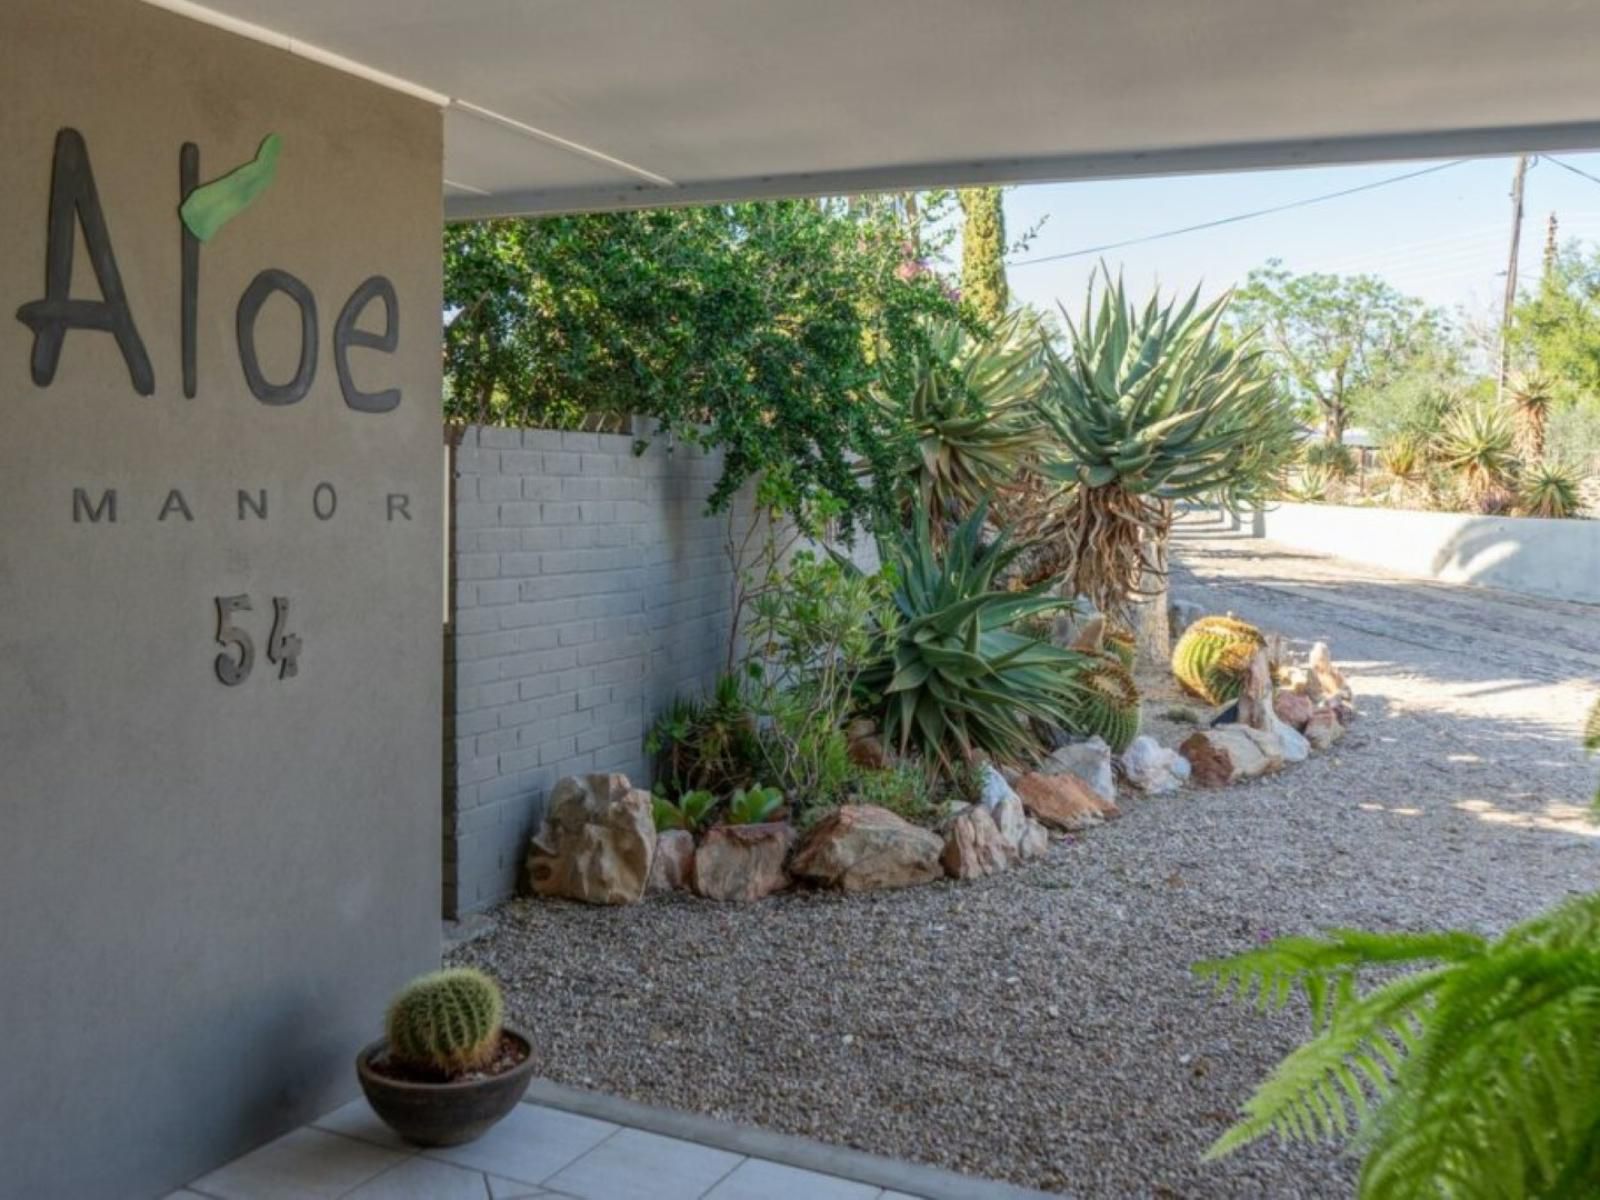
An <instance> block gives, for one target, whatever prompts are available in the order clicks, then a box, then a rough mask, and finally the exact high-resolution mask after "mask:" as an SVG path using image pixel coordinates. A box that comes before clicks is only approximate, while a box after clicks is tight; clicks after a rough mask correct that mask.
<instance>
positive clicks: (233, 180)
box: [178, 133, 283, 242]
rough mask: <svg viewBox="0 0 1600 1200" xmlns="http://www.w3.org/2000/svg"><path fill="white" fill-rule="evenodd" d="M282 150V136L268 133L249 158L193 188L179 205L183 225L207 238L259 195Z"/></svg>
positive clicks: (213, 235) (195, 233)
mask: <svg viewBox="0 0 1600 1200" xmlns="http://www.w3.org/2000/svg"><path fill="white" fill-rule="evenodd" d="M282 150H283V139H282V138H281V137H279V136H278V135H277V134H275V133H269V134H267V136H266V137H264V138H262V139H261V146H260V147H259V148H258V149H257V150H256V156H255V157H254V158H253V159H251V160H250V161H249V162H247V163H244V164H243V165H242V166H238V167H235V168H234V169H233V170H231V171H229V172H228V173H227V174H226V175H223V176H221V177H220V178H217V179H213V180H212V181H211V182H210V183H202V184H201V185H200V186H199V187H197V188H195V189H194V190H193V191H192V192H190V193H189V194H188V195H187V196H185V197H184V199H183V204H182V205H181V206H180V207H179V209H178V215H179V216H180V217H181V218H183V224H184V227H185V228H186V229H188V231H189V232H190V233H192V234H194V236H195V237H197V238H199V239H200V240H201V241H202V242H209V241H210V240H211V239H212V238H213V237H215V236H216V234H217V230H219V229H221V228H222V227H223V226H224V225H226V224H227V223H228V222H229V221H231V220H233V218H235V217H237V216H238V215H239V214H240V213H242V212H243V211H244V210H245V209H247V208H249V207H250V206H251V205H252V204H254V203H255V202H256V201H257V200H259V199H260V198H261V193H263V192H265V191H266V190H267V188H268V187H269V186H270V185H271V183H272V181H273V179H274V178H275V177H276V176H277V173H278V155H279V153H280V152H281V151H282Z"/></svg>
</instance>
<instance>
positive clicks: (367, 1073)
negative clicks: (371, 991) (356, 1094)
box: [356, 1025, 533, 1146]
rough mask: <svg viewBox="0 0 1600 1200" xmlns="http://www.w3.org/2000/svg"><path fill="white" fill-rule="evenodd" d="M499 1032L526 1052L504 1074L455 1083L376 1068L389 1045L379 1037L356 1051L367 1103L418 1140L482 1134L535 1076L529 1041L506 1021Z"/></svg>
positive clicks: (426, 1142) (454, 1142) (435, 1142)
mask: <svg viewBox="0 0 1600 1200" xmlns="http://www.w3.org/2000/svg"><path fill="white" fill-rule="evenodd" d="M503 1032H504V1033H505V1034H506V1035H507V1036H509V1037H514V1038H516V1039H517V1040H518V1041H519V1042H521V1043H522V1044H523V1046H524V1047H526V1048H527V1050H528V1054H527V1056H526V1057H525V1058H523V1060H522V1061H521V1062H520V1063H518V1064H517V1065H516V1066H515V1067H513V1068H512V1069H511V1070H509V1071H507V1072H505V1073H504V1074H502V1075H494V1076H491V1077H490V1078H488V1079H466V1080H462V1081H460V1082H459V1083H413V1082H410V1081H407V1080H401V1079H390V1078H389V1077H388V1076H386V1075H380V1074H378V1073H377V1072H376V1071H374V1070H373V1069H372V1065H371V1064H372V1061H373V1060H374V1059H375V1058H377V1057H379V1056H380V1055H381V1054H383V1052H384V1051H385V1050H386V1049H388V1046H389V1039H388V1038H379V1039H378V1040H377V1041H375V1042H373V1043H372V1044H371V1045H370V1046H368V1047H366V1049H364V1050H362V1051H361V1053H360V1054H358V1055H356V1075H357V1077H358V1078H359V1079H360V1080H361V1090H362V1091H363V1092H365V1093H366V1095H367V1103H368V1104H370V1105H372V1110H373V1111H374V1112H375V1113H377V1114H378V1115H379V1116H380V1117H382V1118H383V1120H384V1123H385V1124H386V1125H388V1126H389V1128H390V1129H392V1130H394V1131H395V1132H396V1133H398V1134H399V1135H400V1136H401V1137H403V1138H405V1140H406V1141H408V1142H411V1143H412V1144H414V1145H417V1146H459V1145H460V1144H461V1143H462V1142H470V1141H472V1140H473V1139H474V1138H479V1137H482V1136H483V1135H484V1134H485V1133H487V1132H488V1131H489V1128H490V1127H491V1126H492V1125H494V1123H495V1122H496V1121H498V1120H500V1118H501V1117H503V1116H505V1115H506V1114H507V1113H508V1112H510V1111H511V1110H512V1109H513V1108H515V1107H516V1105H517V1101H519V1100H521V1099H522V1094H523V1093H524V1092H526V1091H527V1090H528V1084H529V1083H530V1082H531V1081H532V1080H533V1042H532V1041H530V1040H529V1038H528V1035H527V1034H525V1033H523V1032H522V1031H521V1030H520V1029H513V1028H511V1027H510V1026H509V1025H507V1026H505V1028H504V1030H503Z"/></svg>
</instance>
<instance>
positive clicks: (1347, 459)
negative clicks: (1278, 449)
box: [1302, 438, 1356, 479]
mask: <svg viewBox="0 0 1600 1200" xmlns="http://www.w3.org/2000/svg"><path fill="white" fill-rule="evenodd" d="M1302 457H1303V459H1304V461H1305V464H1306V466H1307V467H1320V468H1321V469H1322V470H1323V471H1325V472H1326V473H1327V475H1328V478H1330V479H1349V478H1350V476H1352V475H1354V474H1355V473H1356V454H1355V451H1354V450H1352V449H1351V448H1350V447H1349V446H1346V445H1345V444H1344V443H1343V442H1330V441H1328V440H1327V439H1326V438H1323V439H1321V440H1319V441H1315V442H1312V443H1310V444H1309V445H1307V446H1306V448H1305V452H1304V455H1303V456H1302Z"/></svg>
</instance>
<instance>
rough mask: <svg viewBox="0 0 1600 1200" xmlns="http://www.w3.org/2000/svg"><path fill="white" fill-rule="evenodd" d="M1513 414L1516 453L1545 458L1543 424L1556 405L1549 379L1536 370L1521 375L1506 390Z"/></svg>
mask: <svg viewBox="0 0 1600 1200" xmlns="http://www.w3.org/2000/svg"><path fill="white" fill-rule="evenodd" d="M1507 398H1508V399H1509V400H1510V401H1511V411H1512V413H1513V414H1515V416H1516V426H1517V428H1516V443H1517V452H1518V453H1519V454H1521V455H1522V456H1523V457H1524V458H1525V459H1527V460H1528V461H1529V462H1536V461H1538V460H1539V459H1541V458H1543V457H1544V441H1545V426H1546V425H1547V424H1548V423H1549V421H1550V410H1551V408H1552V407H1553V406H1554V404H1555V391H1554V387H1553V385H1552V384H1551V382H1550V380H1549V379H1547V378H1545V377H1544V376H1543V375H1540V374H1538V373H1537V372H1530V373H1528V374H1524V375H1520V376H1518V377H1517V379H1516V380H1515V381H1514V382H1513V383H1512V385H1511V390H1510V391H1509V392H1508V393H1507Z"/></svg>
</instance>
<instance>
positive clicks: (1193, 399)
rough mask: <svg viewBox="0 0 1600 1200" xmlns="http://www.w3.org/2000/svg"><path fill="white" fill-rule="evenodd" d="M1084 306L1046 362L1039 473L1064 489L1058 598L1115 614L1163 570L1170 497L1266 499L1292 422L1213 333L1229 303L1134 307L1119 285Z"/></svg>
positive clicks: (1284, 456)
mask: <svg viewBox="0 0 1600 1200" xmlns="http://www.w3.org/2000/svg"><path fill="white" fill-rule="evenodd" d="M1093 299H1094V298H1093V291H1092V290H1091V294H1090V299H1089V300H1088V301H1086V302H1085V305H1084V314H1083V319H1082V321H1081V323H1079V324H1077V325H1074V324H1073V323H1072V321H1071V318H1067V319H1066V321H1067V326H1068V336H1069V338H1070V345H1069V346H1068V348H1067V349H1066V350H1065V351H1064V352H1062V351H1057V350H1056V349H1055V348H1053V347H1051V348H1049V350H1048V353H1047V354H1046V358H1045V365H1046V370H1047V372H1048V381H1047V383H1046V385H1045V388H1044V390H1043V391H1042V393H1041V395H1040V410H1041V412H1042V413H1043V414H1044V416H1045V418H1046V420H1047V421H1048V422H1049V424H1050V426H1051V427H1052V428H1053V429H1054V431H1055V434H1056V438H1057V440H1058V443H1059V447H1058V450H1059V457H1058V458H1057V459H1056V460H1055V461H1047V462H1045V463H1042V464H1041V466H1040V468H1039V469H1040V471H1041V472H1042V473H1044V474H1046V475H1048V476H1050V477H1052V478H1054V479H1056V480H1057V481H1058V482H1061V483H1067V484H1071V485H1073V486H1072V487H1071V488H1070V489H1069V490H1067V491H1065V492H1063V493H1061V494H1060V496H1059V500H1058V502H1059V503H1060V504H1061V505H1063V506H1064V510H1065V513H1064V516H1065V519H1064V521H1063V527H1064V530H1065V535H1064V536H1065V538H1066V540H1067V542H1068V543H1069V546H1068V550H1069V552H1068V553H1067V554H1066V555H1065V557H1066V559H1067V561H1068V562H1070V564H1071V567H1070V572H1069V575H1068V588H1067V589H1066V590H1067V591H1068V592H1069V593H1071V594H1076V595H1085V596H1088V597H1089V599H1090V600H1091V601H1092V602H1093V603H1094V605H1095V607H1097V608H1098V609H1099V610H1100V611H1101V612H1104V613H1107V614H1110V615H1113V616H1120V615H1125V614H1126V612H1127V609H1128V607H1129V606H1130V604H1131V603H1132V602H1133V600H1134V598H1135V597H1137V596H1139V595H1141V594H1145V592H1147V591H1148V587H1147V585H1146V582H1145V581H1146V579H1147V578H1148V577H1149V576H1151V575H1152V574H1156V575H1159V574H1160V573H1161V572H1162V571H1163V570H1164V562H1163V548H1164V546H1165V544H1166V538H1167V533H1168V530H1169V527H1170V524H1171V508H1172V504H1173V502H1174V501H1179V500H1188V499H1195V498H1200V497H1204V498H1206V499H1209V500H1212V501H1215V502H1217V503H1220V504H1222V505H1224V506H1225V507H1227V508H1230V509H1231V508H1237V507H1238V506H1240V505H1242V504H1247V503H1254V502H1257V501H1260V500H1264V499H1266V498H1267V496H1268V495H1269V493H1270V490H1271V489H1272V488H1273V486H1274V485H1275V483H1276V480H1277V477H1278V475H1279V474H1280V471H1281V468H1282V466H1283V465H1284V464H1285V463H1286V462H1287V461H1288V459H1289V458H1290V456H1291V455H1292V454H1293V452H1294V432H1295V425H1294V419H1293V414H1292V412H1291V410H1290V408H1289V406H1288V405H1286V404H1285V403H1283V401H1282V399H1281V398H1280V397H1279V395H1278V393H1277V392H1276V391H1275V390H1274V387H1273V383H1272V379H1271V376H1270V375H1269V374H1268V373H1267V371H1266V370H1265V369H1264V367H1263V366H1262V364H1261V361H1260V353H1259V352H1258V351H1256V350H1255V349H1253V348H1252V347H1251V346H1250V344H1249V342H1248V340H1246V341H1245V342H1242V343H1229V342H1228V341H1226V340H1225V339H1224V338H1223V336H1222V334H1221V332H1220V330H1219V327H1218V325H1219V321H1220V319H1221V316H1222V314H1223V311H1224V309H1225V308H1226V306H1227V304H1228V301H1229V299H1230V297H1229V296H1228V295H1224V296H1223V297H1221V298H1220V299H1218V300H1216V301H1214V302H1212V303H1211V304H1209V305H1206V306H1204V307H1201V306H1200V301H1199V293H1198V292H1195V293H1193V294H1191V295H1190V297H1189V299H1188V300H1187V301H1186V302H1184V303H1183V304H1181V305H1179V304H1177V303H1175V302H1169V303H1168V304H1166V305H1165V306H1163V305H1161V304H1159V302H1158V301H1157V299H1155V298H1152V299H1151V300H1150V302H1149V303H1148V304H1147V305H1145V307H1144V308H1143V310H1142V311H1141V310H1138V309H1136V308H1135V307H1134V306H1133V305H1132V304H1131V303H1130V302H1129V300H1128V297H1127V295H1126V293H1125V292H1124V290H1123V287H1122V284H1121V282H1120V281H1118V282H1116V283H1115V284H1108V286H1106V287H1105V288H1104V289H1103V290H1102V292H1101V295H1100V300H1099V305H1098V308H1096V307H1095V306H1094V303H1093ZM1063 316H1065V314H1064V313H1063Z"/></svg>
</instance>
